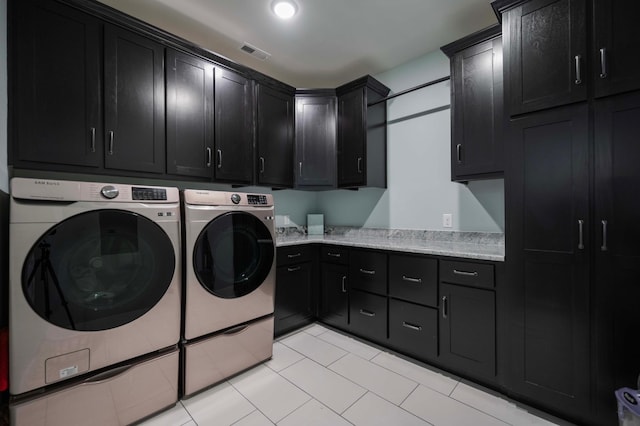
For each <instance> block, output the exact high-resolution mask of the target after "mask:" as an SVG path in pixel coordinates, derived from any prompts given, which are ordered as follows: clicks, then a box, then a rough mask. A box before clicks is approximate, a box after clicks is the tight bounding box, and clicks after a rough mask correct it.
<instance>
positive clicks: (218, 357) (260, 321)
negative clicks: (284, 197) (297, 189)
mask: <svg viewBox="0 0 640 426" xmlns="http://www.w3.org/2000/svg"><path fill="white" fill-rule="evenodd" d="M183 202H184V229H185V235H184V250H185V256H184V259H185V265H184V270H185V280H184V285H185V287H184V291H185V295H184V299H185V309H184V338H185V344H184V345H183V350H184V354H183V392H184V395H185V396H189V395H191V394H193V393H194V392H197V391H199V390H201V389H204V388H205V387H208V386H210V385H212V384H215V383H217V382H220V381H222V380H224V379H226V378H227V377H229V376H231V375H233V374H235V373H238V372H240V371H242V370H245V369H247V368H249V367H252V366H253V365H256V364H258V363H260V362H262V361H264V360H266V359H269V358H271V356H272V353H273V310H274V291H275V272H276V270H275V225H274V204H273V197H272V196H271V195H267V194H246V193H234V192H223V191H205V190H185V191H183Z"/></svg>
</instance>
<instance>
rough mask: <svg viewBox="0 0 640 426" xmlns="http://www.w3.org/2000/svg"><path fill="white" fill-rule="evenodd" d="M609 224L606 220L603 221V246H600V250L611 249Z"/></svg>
mask: <svg viewBox="0 0 640 426" xmlns="http://www.w3.org/2000/svg"><path fill="white" fill-rule="evenodd" d="M607 224H608V222H607V221H606V220H603V221H602V246H600V250H602V251H607V250H609V247H607Z"/></svg>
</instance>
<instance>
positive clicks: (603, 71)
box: [600, 47, 608, 78]
mask: <svg viewBox="0 0 640 426" xmlns="http://www.w3.org/2000/svg"><path fill="white" fill-rule="evenodd" d="M607 77H608V75H607V49H606V48H604V47H603V48H602V49H600V78H607Z"/></svg>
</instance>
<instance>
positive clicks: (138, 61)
mask: <svg viewBox="0 0 640 426" xmlns="http://www.w3.org/2000/svg"><path fill="white" fill-rule="evenodd" d="M104 57H105V59H104V93H105V108H104V129H105V160H104V167H105V168H107V169H118V170H126V171H134V172H146V173H158V174H163V173H164V171H165V85H164V47H163V46H162V45H161V44H160V43H156V42H155V41H152V40H150V39H148V38H145V37H142V36H140V35H138V34H135V33H133V32H131V31H128V30H125V29H123V28H121V27H116V26H115V25H105V29H104Z"/></svg>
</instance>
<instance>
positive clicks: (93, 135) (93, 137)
mask: <svg viewBox="0 0 640 426" xmlns="http://www.w3.org/2000/svg"><path fill="white" fill-rule="evenodd" d="M91 152H96V128H95V127H92V128H91Z"/></svg>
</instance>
